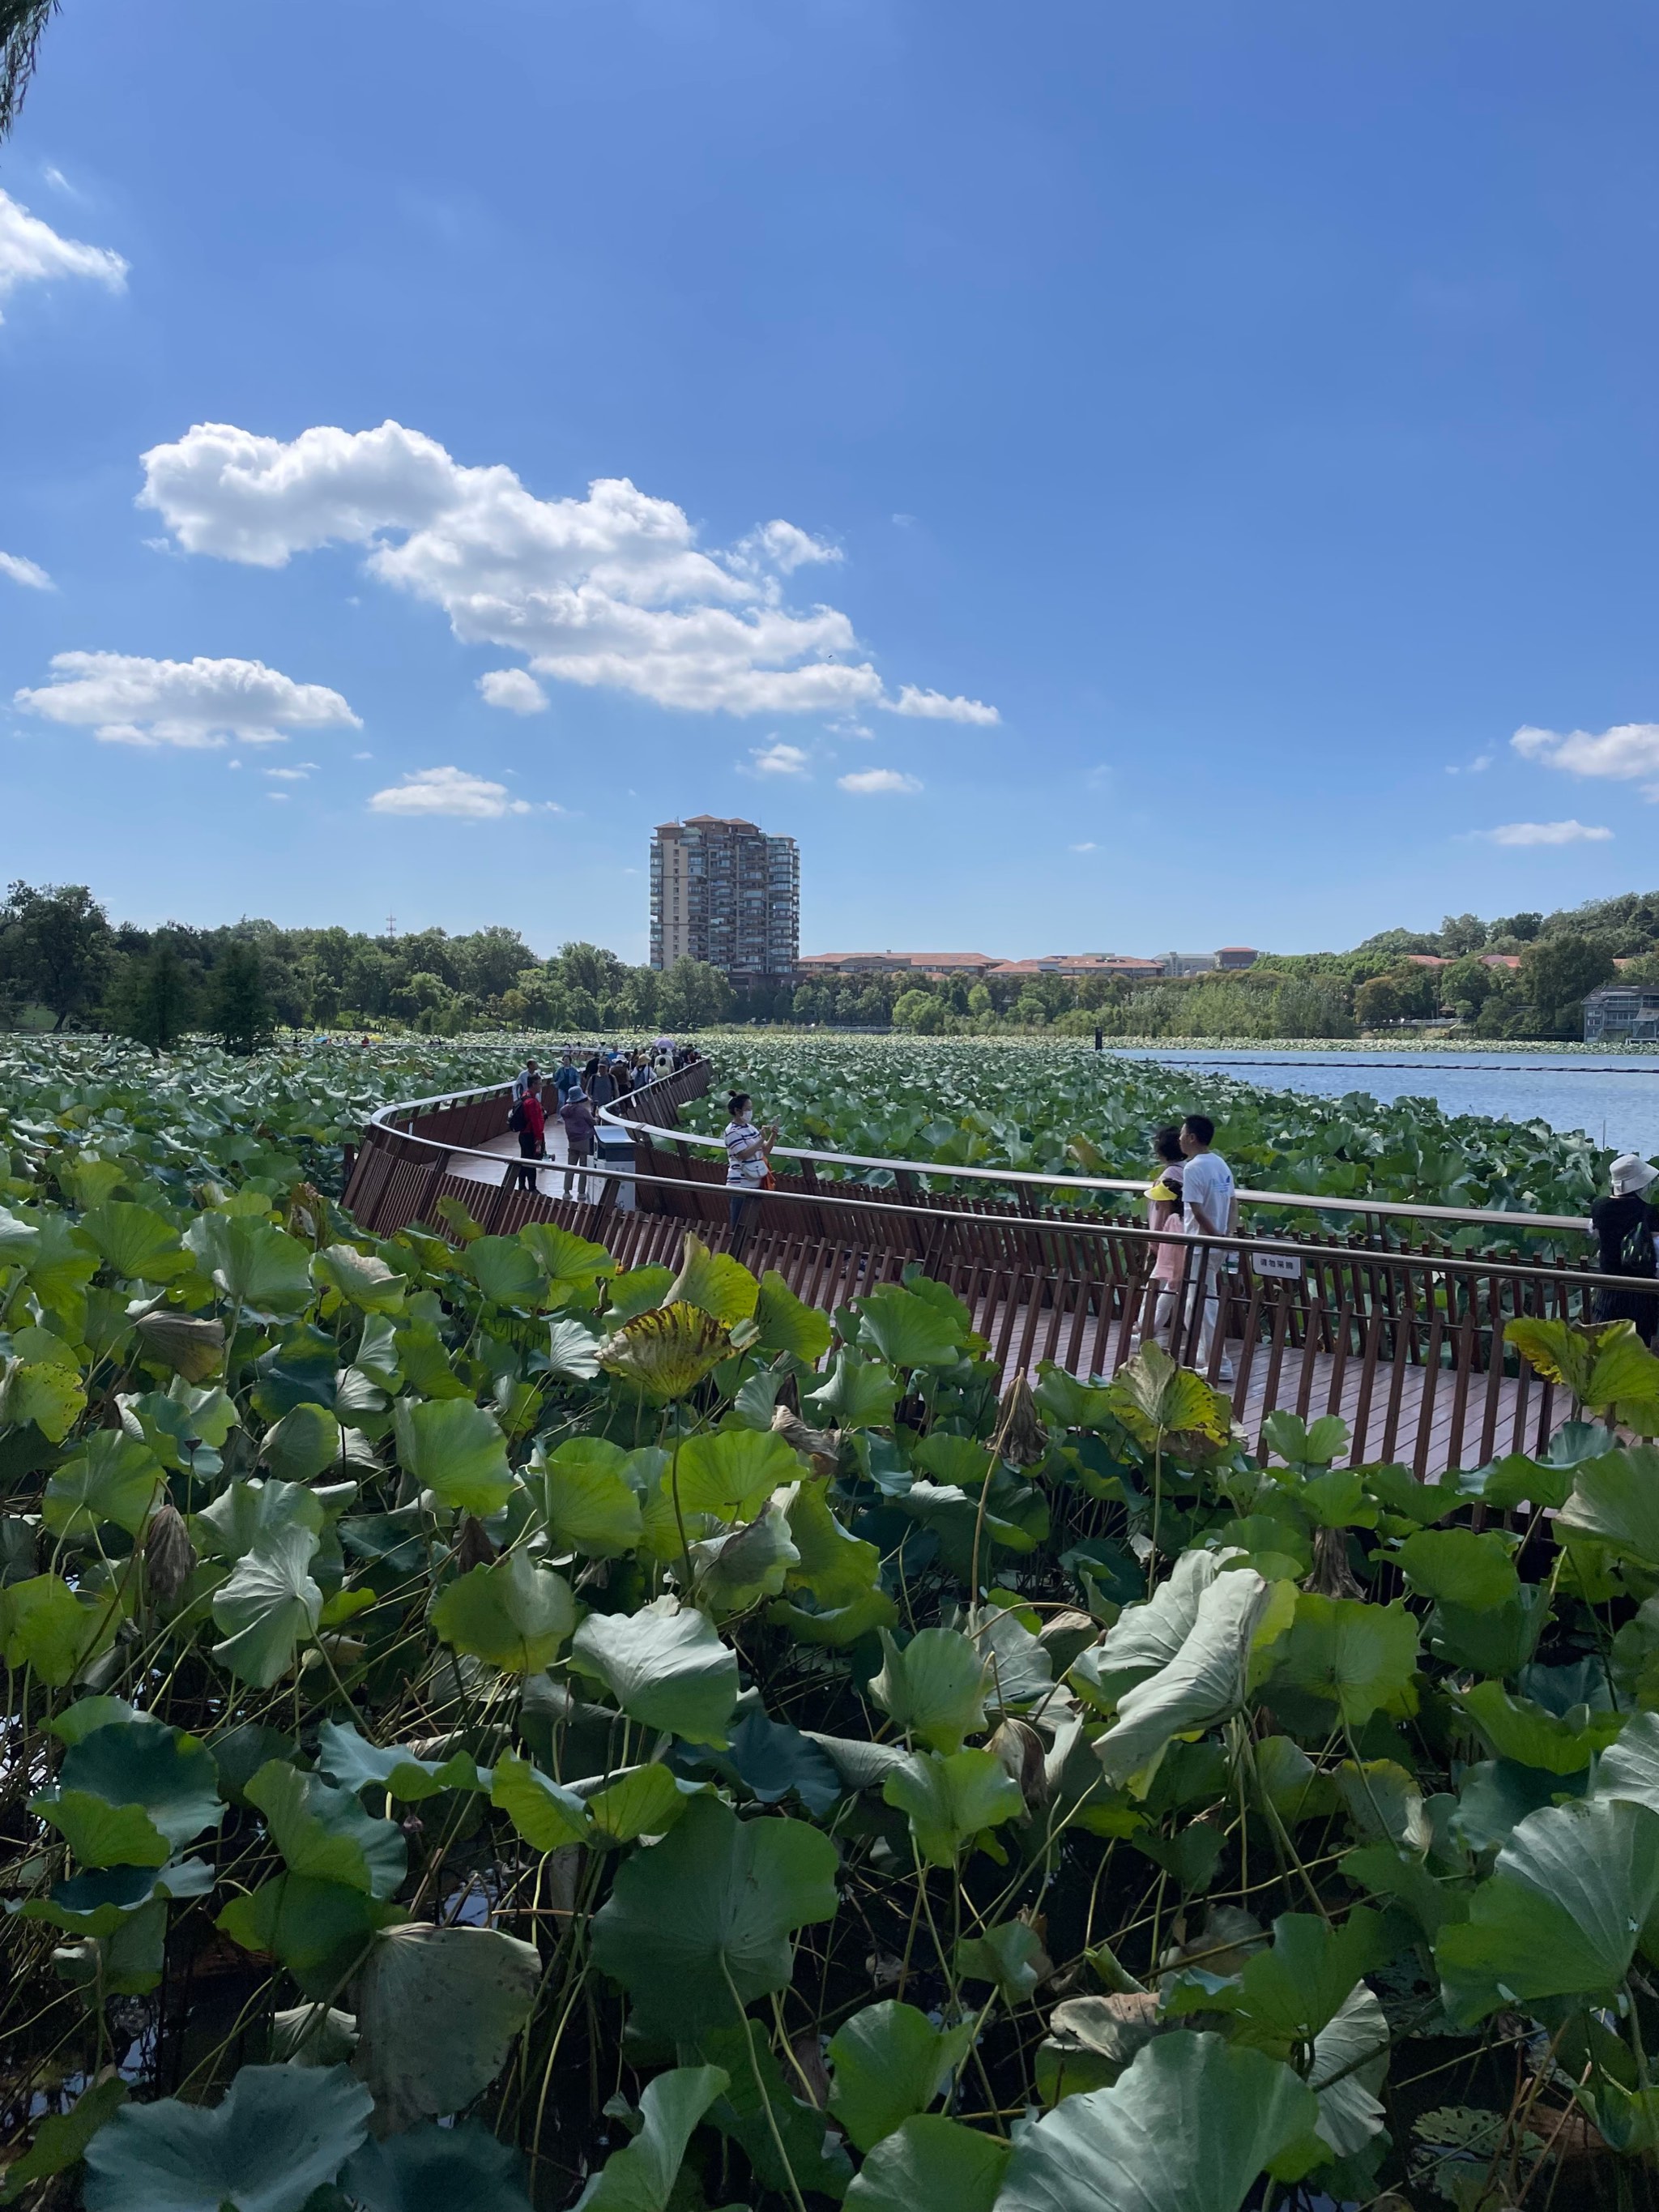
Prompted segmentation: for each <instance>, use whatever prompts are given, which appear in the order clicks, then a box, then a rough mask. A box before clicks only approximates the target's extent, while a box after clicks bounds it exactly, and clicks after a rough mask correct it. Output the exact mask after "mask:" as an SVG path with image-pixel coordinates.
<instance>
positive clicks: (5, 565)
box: [0, 553, 57, 592]
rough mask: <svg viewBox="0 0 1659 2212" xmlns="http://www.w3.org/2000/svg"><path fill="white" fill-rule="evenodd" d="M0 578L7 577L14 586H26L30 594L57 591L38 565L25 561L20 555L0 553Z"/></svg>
mask: <svg viewBox="0 0 1659 2212" xmlns="http://www.w3.org/2000/svg"><path fill="white" fill-rule="evenodd" d="M0 576H9V577H10V578H11V580H12V581H13V583H14V584H26V585H27V586H28V588H29V590H30V591H32V592H51V591H55V590H56V589H57V586H56V585H55V584H54V583H53V582H52V578H51V577H50V576H49V575H47V574H46V570H45V569H44V568H42V567H41V566H40V562H38V561H26V560H25V559H24V558H23V556H22V555H21V553H0Z"/></svg>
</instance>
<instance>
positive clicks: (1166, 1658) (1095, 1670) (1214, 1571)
mask: <svg viewBox="0 0 1659 2212" xmlns="http://www.w3.org/2000/svg"><path fill="white" fill-rule="evenodd" d="M1223 1558H1224V1554H1222V1553H1217V1552H1183V1553H1182V1554H1181V1557H1180V1558H1179V1559H1177V1560H1176V1563H1175V1565H1174V1566H1173V1567H1172V1568H1171V1569H1170V1574H1169V1577H1168V1579H1167V1581H1164V1582H1162V1583H1159V1584H1158V1588H1157V1589H1155V1590H1154V1591H1153V1592H1152V1595H1151V1596H1150V1597H1149V1598H1146V1599H1145V1600H1144V1601H1141V1602H1140V1603H1139V1604H1135V1605H1126V1606H1125V1607H1124V1608H1123V1611H1122V1612H1121V1614H1120V1615H1119V1616H1118V1618H1117V1620H1115V1622H1114V1624H1113V1625H1112V1626H1111V1627H1110V1628H1109V1629H1108V1630H1107V1632H1106V1633H1105V1635H1104V1636H1103V1638H1101V1640H1100V1642H1099V1643H1098V1644H1092V1645H1091V1647H1090V1648H1089V1649H1088V1650H1085V1651H1084V1652H1082V1653H1080V1654H1079V1656H1078V1657H1077V1658H1076V1659H1074V1660H1073V1662H1072V1668H1071V1679H1072V1681H1073V1684H1074V1685H1075V1686H1076V1687H1077V1689H1078V1690H1079V1692H1081V1693H1082V1695H1083V1696H1084V1697H1085V1699H1087V1700H1088V1702H1089V1703H1090V1704H1091V1705H1094V1706H1096V1707H1097V1708H1098V1709H1099V1710H1100V1711H1102V1712H1108V1713H1109V1712H1113V1711H1115V1710H1116V1708H1117V1703H1118V1700H1119V1699H1120V1698H1121V1697H1122V1695H1123V1693H1124V1692H1125V1691H1126V1690H1131V1689H1133V1687H1134V1686H1135V1684H1136V1683H1137V1682H1144V1681H1146V1680H1147V1678H1148V1677H1149V1676H1151V1675H1152V1674H1157V1673H1158V1670H1159V1668H1164V1667H1167V1666H1168V1665H1169V1664H1170V1661H1171V1660H1172V1659H1173V1658H1174V1657H1175V1656H1176V1653H1177V1652H1178V1651H1179V1650H1181V1647H1182V1644H1184V1643H1185V1642H1186V1641H1187V1638H1188V1637H1189V1636H1190V1635H1191V1634H1192V1632H1193V1628H1194V1624H1195V1623H1196V1621H1197V1620H1198V1608H1199V1603H1200V1600H1201V1599H1202V1597H1203V1595H1204V1593H1205V1591H1206V1589H1209V1587H1210V1585H1211V1583H1212V1582H1214V1580H1215V1578H1216V1577H1217V1576H1218V1574H1219V1573H1220V1572H1221V1570H1222V1564H1223Z"/></svg>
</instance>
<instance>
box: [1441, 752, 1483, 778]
mask: <svg viewBox="0 0 1659 2212" xmlns="http://www.w3.org/2000/svg"><path fill="white" fill-rule="evenodd" d="M1493 757H1494V756H1493V755H1492V754H1491V753H1477V754H1476V755H1475V757H1474V759H1473V760H1472V761H1459V762H1456V763H1453V764H1452V765H1450V766H1449V767H1448V768H1447V770H1446V773H1447V775H1485V774H1486V770H1487V769H1489V768H1490V767H1491V766H1492V760H1493Z"/></svg>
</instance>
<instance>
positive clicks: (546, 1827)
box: [489, 1751, 592, 1851]
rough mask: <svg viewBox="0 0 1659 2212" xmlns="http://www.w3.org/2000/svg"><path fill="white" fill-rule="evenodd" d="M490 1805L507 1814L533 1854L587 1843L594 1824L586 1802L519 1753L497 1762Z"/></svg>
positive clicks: (490, 1788) (510, 1753)
mask: <svg viewBox="0 0 1659 2212" xmlns="http://www.w3.org/2000/svg"><path fill="white" fill-rule="evenodd" d="M489 1802H490V1803H491V1804H492V1805H494V1806H495V1807H496V1808H497V1809H498V1810H499V1811H501V1812H503V1813H505V1814H506V1815H507V1819H508V1820H511V1821H512V1823H513V1826H514V1827H515V1828H516V1829H517V1830H518V1832H519V1833H520V1835H521V1836H522V1837H523V1838H524V1839H525V1841H526V1843H527V1844H529V1845H530V1847H531V1848H532V1850H538V1851H556V1850H562V1849H563V1848H564V1846H565V1845H566V1844H585V1843H586V1841H587V1839H588V1836H589V1832H590V1831H591V1828H592V1818H591V1816H590V1814H589V1813H588V1809H587V1807H586V1803H585V1802H583V1800H582V1799H581V1798H580V1797H578V1796H577V1795H576V1793H575V1791H574V1790H567V1789H565V1788H564V1786H563V1784H561V1783H557V1782H554V1781H552V1780H550V1778H549V1777H548V1776H546V1775H545V1774H544V1773H543V1772H542V1771H541V1770H540V1768H539V1767H536V1766H532V1765H531V1764H530V1761H529V1760H528V1759H520V1758H519V1757H518V1755H517V1754H516V1753H513V1752H510V1751H509V1752H508V1753H506V1755H505V1756H504V1757H503V1758H501V1759H497V1760H496V1762H495V1768H494V1770H493V1771H492V1773H491V1776H490V1782H489Z"/></svg>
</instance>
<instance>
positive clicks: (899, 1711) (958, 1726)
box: [870, 1628, 990, 1752]
mask: <svg viewBox="0 0 1659 2212" xmlns="http://www.w3.org/2000/svg"><path fill="white" fill-rule="evenodd" d="M881 1648H882V1651H883V1654H884V1662H885V1663H884V1666H883V1667H882V1669H881V1672H880V1673H879V1674H877V1675H876V1676H875V1677H874V1679H873V1680H872V1682H871V1684H870V1694H871V1696H872V1698H873V1699H875V1701H876V1703H877V1704H878V1705H879V1706H880V1707H881V1709H882V1711H884V1712H885V1713H886V1714H888V1715H889V1716H890V1718H891V1720H892V1722H893V1724H894V1726H895V1727H896V1728H898V1729H902V1731H903V1733H904V1734H905V1735H910V1736H915V1737H917V1738H919V1739H920V1741H921V1742H923V1743H925V1744H927V1745H928V1746H929V1747H931V1748H932V1749H933V1750H934V1751H944V1752H950V1751H956V1750H958V1749H960V1747H961V1744H962V1739H963V1736H965V1735H974V1734H975V1733H976V1732H977V1731H978V1730H979V1729H982V1728H983V1727H984V1725H985V1695H986V1691H987V1687H988V1686H989V1671H990V1670H989V1668H987V1664H986V1661H985V1658H984V1656H983V1655H982V1654H981V1652H979V1651H977V1650H975V1647H974V1645H973V1644H972V1643H971V1642H970V1641H969V1638H967V1637H965V1636H963V1635H962V1634H961V1633H960V1632H958V1631H957V1630H956V1629H954V1628H924V1629H921V1630H919V1631H918V1632H917V1633H916V1634H915V1636H913V1637H912V1638H910V1640H909V1642H908V1644H897V1643H896V1642H895V1640H894V1639H893V1638H892V1637H891V1636H890V1635H889V1634H888V1633H887V1632H886V1631H885V1630H883V1632H882V1638H881Z"/></svg>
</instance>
